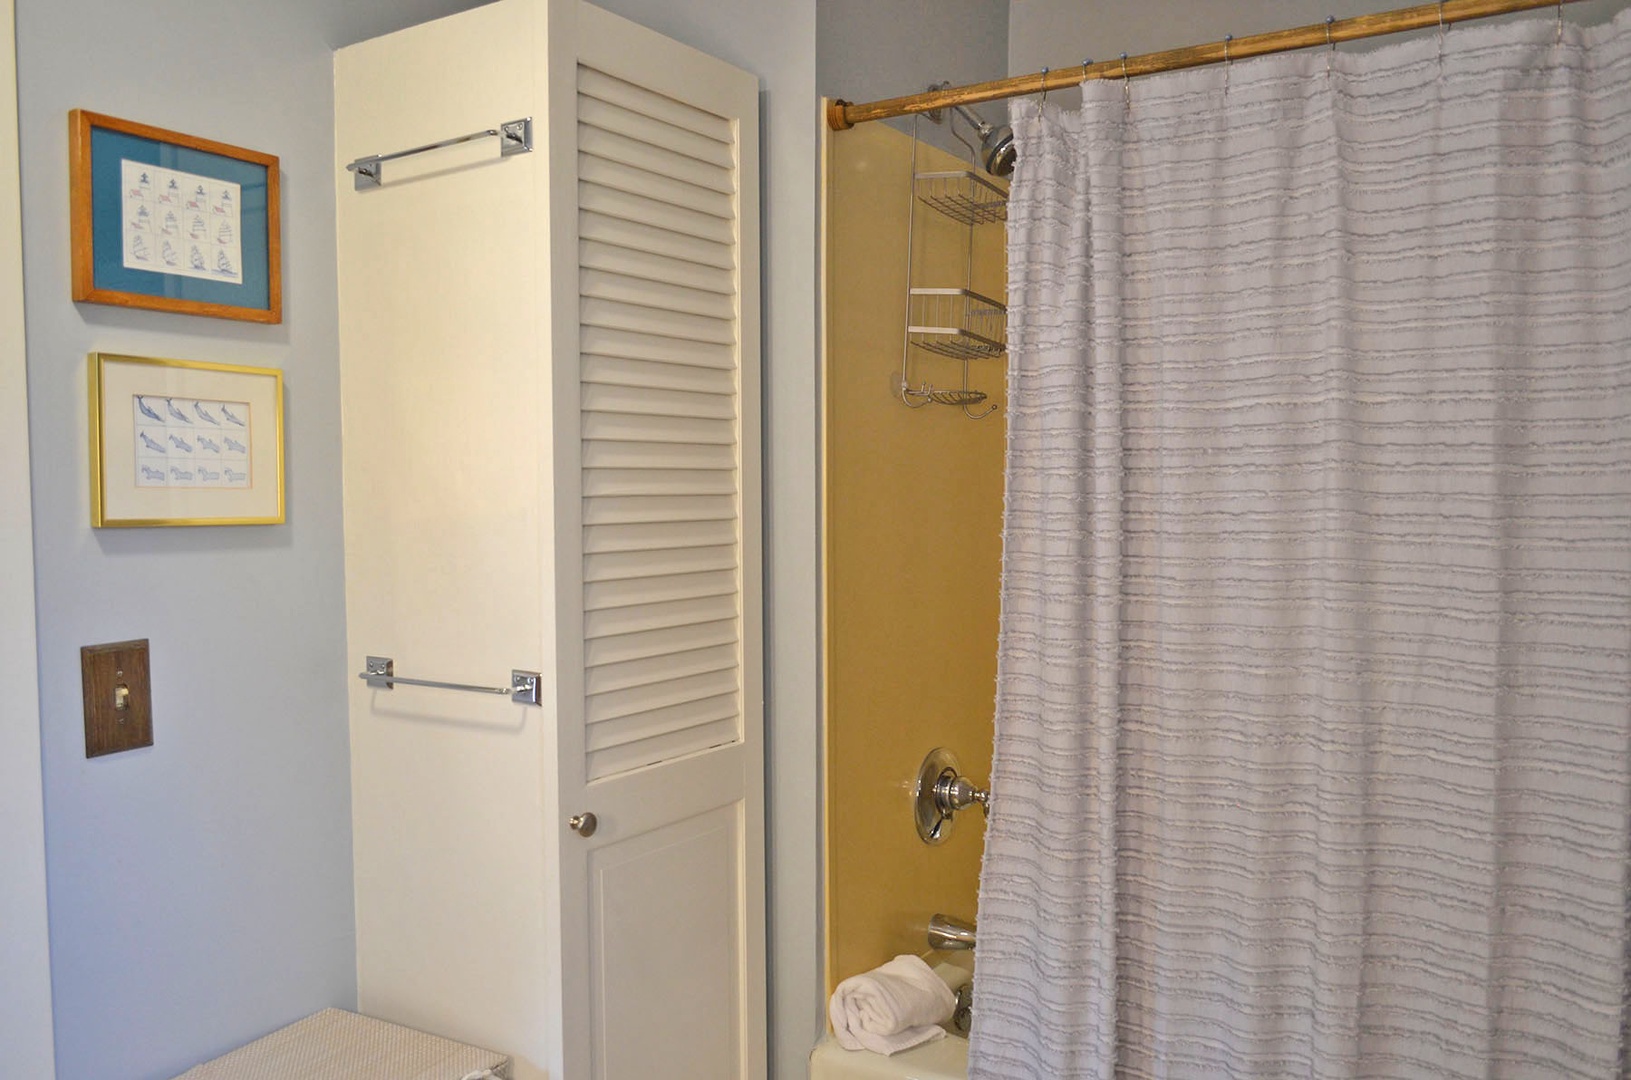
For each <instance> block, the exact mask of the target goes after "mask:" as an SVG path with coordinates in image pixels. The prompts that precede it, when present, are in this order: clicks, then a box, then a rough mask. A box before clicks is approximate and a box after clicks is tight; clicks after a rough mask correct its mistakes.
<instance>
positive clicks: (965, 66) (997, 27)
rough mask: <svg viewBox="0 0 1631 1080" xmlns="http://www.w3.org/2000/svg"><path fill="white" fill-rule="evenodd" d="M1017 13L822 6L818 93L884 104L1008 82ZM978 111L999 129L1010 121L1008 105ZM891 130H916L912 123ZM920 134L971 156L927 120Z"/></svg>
mask: <svg viewBox="0 0 1631 1080" xmlns="http://www.w3.org/2000/svg"><path fill="white" fill-rule="evenodd" d="M1026 2H1029V0H1026ZM1013 6H1020V5H1013ZM1009 7H1010V4H1009V2H1008V0H818V2H817V4H816V89H817V90H818V91H819V92H820V93H821V94H822V96H824V97H829V98H843V99H844V100H845V101H876V100H878V99H879V98H891V97H899V96H901V95H902V94H915V93H918V92H919V91H921V90H923V89H925V88H927V87H929V86H930V85H932V84H934V83H937V82H944V81H947V80H949V81H950V82H951V83H952V84H953V85H961V84H963V83H971V82H984V81H986V80H987V79H1000V78H1002V77H1003V76H1004V75H1006V74H1007V63H1008V18H1009V15H1008V9H1009ZM975 111H976V112H979V113H983V114H984V115H985V116H986V118H987V119H988V120H989V121H990V122H992V123H994V124H1000V123H1002V122H1003V119H1004V117H1005V116H1006V111H1005V110H1004V109H1003V108H1002V106H1000V105H995V106H987V105H982V106H978V107H977V108H976V109H975ZM888 122H889V123H891V124H893V125H894V126H895V127H898V128H900V129H901V130H902V131H911V130H912V122H911V120H910V119H902V120H891V121H888ZM918 134H919V137H920V138H922V139H923V140H924V141H925V142H930V143H933V144H934V145H936V146H939V147H941V148H942V149H944V150H947V151H949V152H951V153H954V154H966V153H967V152H968V151H967V150H966V148H964V147H963V146H962V145H960V144H959V143H957V142H955V141H953V140H952V139H951V137H950V136H949V134H948V132H947V130H946V129H945V128H944V127H937V126H935V125H934V124H931V123H929V122H928V121H927V120H924V121H921V122H920V123H919V125H918Z"/></svg>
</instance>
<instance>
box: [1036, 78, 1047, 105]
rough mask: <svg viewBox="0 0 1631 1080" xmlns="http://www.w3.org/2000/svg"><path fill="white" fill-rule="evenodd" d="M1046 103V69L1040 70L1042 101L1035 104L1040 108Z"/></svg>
mask: <svg viewBox="0 0 1631 1080" xmlns="http://www.w3.org/2000/svg"><path fill="white" fill-rule="evenodd" d="M1047 103H1048V69H1047V68H1043V69H1042V100H1041V101H1039V102H1037V108H1041V107H1042V106H1044V105H1046V104H1047Z"/></svg>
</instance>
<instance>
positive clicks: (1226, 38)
mask: <svg viewBox="0 0 1631 1080" xmlns="http://www.w3.org/2000/svg"><path fill="white" fill-rule="evenodd" d="M1234 40H1235V36H1234V35H1233V34H1224V35H1223V92H1224V93H1225V94H1227V93H1228V92H1229V72H1230V71H1231V70H1232V69H1233V68H1234V66H1235V61H1234V58H1233V57H1231V56H1230V55H1229V45H1230V43H1231V42H1233V41H1234Z"/></svg>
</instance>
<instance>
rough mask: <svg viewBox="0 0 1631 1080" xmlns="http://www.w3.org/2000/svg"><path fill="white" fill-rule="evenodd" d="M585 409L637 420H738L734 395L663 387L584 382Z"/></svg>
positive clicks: (587, 380) (586, 380) (588, 380)
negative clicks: (637, 417)
mask: <svg viewBox="0 0 1631 1080" xmlns="http://www.w3.org/2000/svg"><path fill="white" fill-rule="evenodd" d="M583 407H584V408H585V409H587V410H590V411H592V412H607V413H632V414H634V415H637V416H675V417H691V418H693V419H698V420H734V419H736V396H735V395H734V394H730V393H725V394H717V393H710V394H694V393H690V392H688V391H685V390H669V389H666V388H664V387H652V386H631V385H629V384H627V383H624V384H621V385H614V386H606V385H597V384H595V383H594V382H592V381H591V380H590V379H585V380H584V387H583Z"/></svg>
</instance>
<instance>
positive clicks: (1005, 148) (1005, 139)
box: [951, 105, 1017, 179]
mask: <svg viewBox="0 0 1631 1080" xmlns="http://www.w3.org/2000/svg"><path fill="white" fill-rule="evenodd" d="M951 108H952V111H953V112H954V113H956V114H957V115H958V116H961V117H962V118H963V119H964V120H965V121H967V122H968V123H969V124H970V125H972V126H973V128H974V133H975V134H976V135H978V136H979V137H980V149H979V157H980V164H981V165H983V166H984V167H985V171H986V172H988V173H990V174H991V175H992V176H1000V177H1003V178H1004V179H1006V178H1007V177H1010V176H1012V175H1014V160H1015V158H1016V157H1017V154H1016V152H1015V150H1014V129H1013V128H1011V127H1009V126H1008V125H1007V124H1003V125H1002V126H1001V127H992V126H991V125H990V124H988V123H986V122H985V121H984V120H981V119H980V117H979V115H978V114H976V113H974V112H973V111H971V110H969V109H968V108H965V107H964V106H962V105H953V106H952V107H951ZM954 133H955V129H954ZM963 145H965V146H968V148H969V149H970V150H973V149H974V147H973V146H971V145H969V144H968V143H967V142H966V141H965V142H964V143H963Z"/></svg>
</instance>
